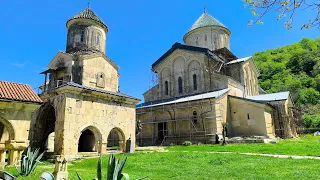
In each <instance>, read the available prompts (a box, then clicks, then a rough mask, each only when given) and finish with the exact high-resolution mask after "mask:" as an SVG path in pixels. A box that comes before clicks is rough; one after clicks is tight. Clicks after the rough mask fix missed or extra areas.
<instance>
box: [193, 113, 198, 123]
mask: <svg viewBox="0 0 320 180" xmlns="http://www.w3.org/2000/svg"><path fill="white" fill-rule="evenodd" d="M192 115H193V116H192V120H193V123H197V122H198V114H197V111H193V114H192Z"/></svg>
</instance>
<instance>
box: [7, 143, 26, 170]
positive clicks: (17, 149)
mask: <svg viewBox="0 0 320 180" xmlns="http://www.w3.org/2000/svg"><path fill="white" fill-rule="evenodd" d="M27 146H28V143H27V142H25V141H18V140H8V141H6V142H5V148H6V149H8V151H9V161H8V164H9V165H13V164H14V163H15V161H18V160H20V158H21V154H22V152H23V150H24V149H25V148H26V147H27Z"/></svg>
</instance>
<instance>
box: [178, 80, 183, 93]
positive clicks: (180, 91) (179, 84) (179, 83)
mask: <svg viewBox="0 0 320 180" xmlns="http://www.w3.org/2000/svg"><path fill="white" fill-rule="evenodd" d="M178 89H179V94H182V92H183V91H182V77H179V78H178Z"/></svg>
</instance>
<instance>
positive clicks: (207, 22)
mask: <svg viewBox="0 0 320 180" xmlns="http://www.w3.org/2000/svg"><path fill="white" fill-rule="evenodd" d="M210 26H217V27H222V28H225V29H227V30H228V31H229V33H230V30H229V29H228V28H227V27H226V26H225V25H223V24H222V23H221V22H219V21H218V20H217V19H215V18H214V17H212V16H211V15H210V14H208V13H206V12H204V13H203V14H202V15H201V16H200V17H199V19H198V20H197V21H196V22H195V23H194V24H193V25H192V26H191V28H190V29H189V31H188V33H189V32H190V31H193V30H195V29H198V28H201V27H210Z"/></svg>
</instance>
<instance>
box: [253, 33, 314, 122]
mask: <svg viewBox="0 0 320 180" xmlns="http://www.w3.org/2000/svg"><path fill="white" fill-rule="evenodd" d="M254 61H255V63H256V64H257V66H258V68H259V70H260V72H261V76H260V77H259V85H260V87H261V88H262V89H264V90H266V91H267V92H268V93H273V92H280V91H290V93H291V96H292V98H293V100H294V102H295V104H296V106H297V107H299V108H300V109H301V111H302V113H303V116H302V119H303V120H304V122H305V125H306V127H319V128H320V39H315V40H311V39H307V38H304V39H302V40H301V41H300V42H298V43H295V44H291V45H288V46H285V47H280V48H276V49H272V50H267V51H266V52H258V53H256V54H255V55H254Z"/></svg>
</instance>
